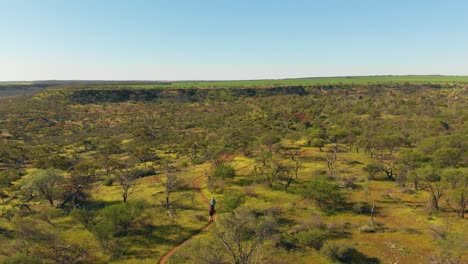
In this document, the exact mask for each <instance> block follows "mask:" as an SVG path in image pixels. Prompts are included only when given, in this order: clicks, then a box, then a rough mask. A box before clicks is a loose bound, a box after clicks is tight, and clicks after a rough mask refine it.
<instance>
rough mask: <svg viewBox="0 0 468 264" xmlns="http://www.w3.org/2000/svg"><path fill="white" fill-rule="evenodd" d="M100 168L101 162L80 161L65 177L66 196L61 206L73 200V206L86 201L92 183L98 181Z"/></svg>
mask: <svg viewBox="0 0 468 264" xmlns="http://www.w3.org/2000/svg"><path fill="white" fill-rule="evenodd" d="M98 169H99V164H96V163H95V162H94V160H90V159H88V160H81V161H79V162H78V163H77V164H76V165H75V166H74V167H73V169H72V170H71V172H70V176H69V177H68V178H66V179H65V182H64V185H63V189H64V196H63V197H64V198H63V201H62V202H61V203H60V204H59V207H63V206H64V205H65V204H66V203H68V202H71V204H72V206H73V208H76V207H77V203H78V202H84V201H86V199H87V198H88V197H89V196H90V191H91V189H92V184H93V183H94V182H95V181H96V178H97V171H98Z"/></svg>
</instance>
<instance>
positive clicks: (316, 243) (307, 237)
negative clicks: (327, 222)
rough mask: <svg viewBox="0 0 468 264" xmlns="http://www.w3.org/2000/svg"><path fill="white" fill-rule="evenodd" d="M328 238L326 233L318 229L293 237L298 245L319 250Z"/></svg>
mask: <svg viewBox="0 0 468 264" xmlns="http://www.w3.org/2000/svg"><path fill="white" fill-rule="evenodd" d="M327 237H328V232H327V231H325V230H320V229H309V230H306V231H302V232H299V233H297V234H296V235H295V240H296V241H297V243H298V244H301V245H304V246H308V247H313V248H315V249H320V248H321V247H322V245H323V243H324V242H325V240H326V239H327Z"/></svg>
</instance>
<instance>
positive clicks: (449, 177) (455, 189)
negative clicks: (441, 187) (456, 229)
mask: <svg viewBox="0 0 468 264" xmlns="http://www.w3.org/2000/svg"><path fill="white" fill-rule="evenodd" d="M442 175H443V177H444V180H445V181H446V182H447V185H448V191H447V195H446V197H445V201H446V202H447V205H448V206H449V207H450V208H451V209H452V210H453V211H455V212H456V213H457V215H458V216H459V217H461V218H464V217H465V210H466V207H467V205H468V173H467V170H466V169H445V170H443V172H442Z"/></svg>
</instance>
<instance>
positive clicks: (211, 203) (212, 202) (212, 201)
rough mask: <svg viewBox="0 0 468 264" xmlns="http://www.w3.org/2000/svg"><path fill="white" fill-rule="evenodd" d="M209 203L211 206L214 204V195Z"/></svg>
mask: <svg viewBox="0 0 468 264" xmlns="http://www.w3.org/2000/svg"><path fill="white" fill-rule="evenodd" d="M210 205H211V206H213V207H214V206H215V205H216V200H215V198H214V197H211V201H210Z"/></svg>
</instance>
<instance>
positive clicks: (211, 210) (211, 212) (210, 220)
mask: <svg viewBox="0 0 468 264" xmlns="http://www.w3.org/2000/svg"><path fill="white" fill-rule="evenodd" d="M215 212H216V211H215V208H214V205H210V211H209V214H210V219H209V223H211V222H213V220H214V219H213V216H214V214H215Z"/></svg>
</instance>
